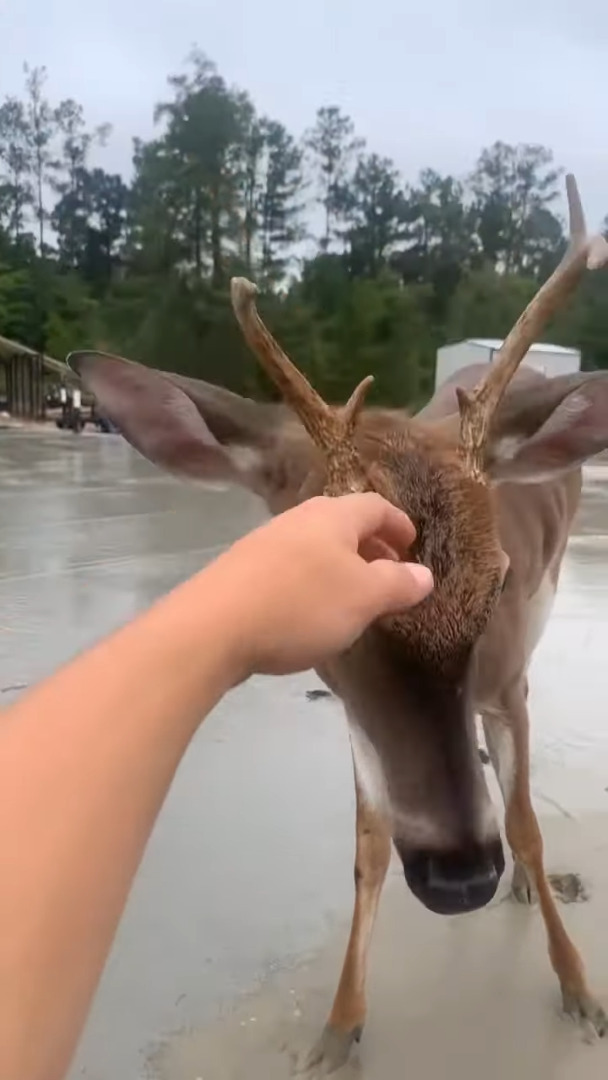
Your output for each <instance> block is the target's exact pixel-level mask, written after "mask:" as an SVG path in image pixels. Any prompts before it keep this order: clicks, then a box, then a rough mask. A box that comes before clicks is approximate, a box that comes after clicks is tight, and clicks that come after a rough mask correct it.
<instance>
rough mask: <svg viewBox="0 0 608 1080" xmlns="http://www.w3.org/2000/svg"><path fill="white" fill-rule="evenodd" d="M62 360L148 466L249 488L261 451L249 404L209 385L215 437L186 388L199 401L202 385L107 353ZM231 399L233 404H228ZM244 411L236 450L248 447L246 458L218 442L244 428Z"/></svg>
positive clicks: (199, 404) (252, 405)
mask: <svg viewBox="0 0 608 1080" xmlns="http://www.w3.org/2000/svg"><path fill="white" fill-rule="evenodd" d="M67 362H68V365H69V367H70V368H71V369H72V371H74V372H75V373H76V374H77V375H79V376H80V379H81V381H82V383H83V385H84V387H85V388H86V389H87V390H89V391H90V392H91V393H92V394H93V395H94V397H95V399H96V401H97V402H98V404H99V408H100V410H101V411H102V412H103V413H104V414H105V415H106V416H107V417H108V418H109V419H110V420H111V421H112V422H113V423H114V424H115V425H116V427H117V428H118V430H119V432H120V433H121V435H123V436H124V438H125V439H126V440H127V441H128V442H129V443H131V445H132V446H134V447H135V449H136V450H138V451H139V453H140V454H142V455H143V456H144V457H145V458H147V459H148V461H151V462H152V463H153V464H154V465H157V466H159V467H160V468H162V469H165V470H167V471H169V472H171V473H175V474H177V475H180V476H188V477H194V478H198V479H224V480H229V481H236V482H240V483H243V484H245V485H246V486H251V487H255V470H256V466H257V465H259V464H260V459H261V450H260V452H259V453H258V454H257V455H256V452H255V448H254V447H253V446H252V445H251V443H252V441H254V440H253V439H252V432H253V428H254V425H253V424H252V422H251V410H255V409H256V405H255V403H254V402H250V401H249V402H248V401H245V400H244V399H242V398H239V397H238V396H237V395H234V394H230V393H228V391H225V392H223V391H222V390H221V389H219V388H215V387H209V391H210V394H211V399H212V400H210V405H209V409H210V414H211V416H212V417H213V418H217V417H218V415H220V416H221V418H223V427H222V424H220V427H222V431H221V433H220V435H219V438H216V436H215V434H214V433H213V431H212V430H211V427H212V424H208V423H207V421H206V418H205V416H204V413H203V412H202V401H201V400H196V395H192V394H191V393H189V390H188V385H189V384H190V383H192V385H193V386H195V387H196V388H198V396H199V398H200V399H202V397H203V396H204V395H203V389H204V387H205V386H206V384H205V383H197V382H196V381H195V380H187V379H186V380H181V381H180V380H179V377H176V378H175V379H174V378H173V377H172V376H169V375H165V374H163V373H162V372H160V371H155V370H154V369H153V368H147V367H145V366H144V365H142V364H136V363H134V362H133V361H130V360H124V359H122V357H118V356H111V355H109V354H107V353H99V352H77V353H71V354H70V355H69V356H68V359H67ZM182 384H183V385H182ZM222 394H224V396H225V400H223V399H222ZM193 396H194V398H195V400H193ZM233 403H234V405H236V406H237V407H236V408H234V407H233V408H231V406H232V405H233ZM239 404H240V406H242V408H240V409H239V408H238V406H239ZM222 406H223V407H222ZM260 408H262V407H260ZM232 413H234V414H235V415H234V416H232ZM244 413H245V414H246V415H247V416H248V417H249V430H248V431H246V430H243V431H242V442H241V449H242V448H243V447H247V448H248V449H249V450H250V453H249V454H248V455H247V456H245V455H243V454H242V453H241V454H238V453H234V452H233V450H232V448H231V447H230V446H228V445H224V442H223V441H222V442H220V441H219V440H220V439H222V436H223V434H224V433H225V431H226V430H229V431H230V432H231V434H232V440H233V442H234V443H235V444H236V443H238V435H239V431H240V430H241V429H242V428H244V427H247V424H245V423H244V417H243V414H244ZM236 414H238V415H236ZM231 417H232V419H231Z"/></svg>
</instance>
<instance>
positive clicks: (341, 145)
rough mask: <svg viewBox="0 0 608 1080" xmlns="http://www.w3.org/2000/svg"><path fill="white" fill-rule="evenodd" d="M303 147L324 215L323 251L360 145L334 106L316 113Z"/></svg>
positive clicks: (339, 211)
mask: <svg viewBox="0 0 608 1080" xmlns="http://www.w3.org/2000/svg"><path fill="white" fill-rule="evenodd" d="M304 145H305V147H306V150H307V151H308V154H309V157H310V158H311V159H312V165H313V169H314V171H315V173H316V176H317V184H318V190H319V197H318V202H319V204H320V205H321V206H322V207H323V212H324V229H323V234H322V237H321V241H320V246H321V250H322V251H325V252H326V251H327V250H328V249H329V245H330V243H331V240H332V239H333V237H334V235H335V230H336V226H337V224H338V223H339V222H340V221H341V219H342V217H343V215H344V211H345V197H346V191H347V187H348V181H349V179H350V175H351V167H352V164H353V160H354V157H355V155H356V154H357V153H358V152H359V151H361V150H362V149H363V146H364V142H363V140H362V139H359V138H357V137H356V136H355V127H354V124H353V122H352V120H351V119H350V117H349V116H345V115H344V114H343V113H342V112H341V111H340V109H339V108H338V107H337V105H329V106H324V107H323V108H321V109H319V110H318V111H317V116H316V121H315V124H314V127H313V128H311V129H310V131H308V132H307V133H306V135H305V137H304Z"/></svg>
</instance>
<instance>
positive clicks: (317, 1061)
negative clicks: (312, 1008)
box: [296, 1024, 363, 1080]
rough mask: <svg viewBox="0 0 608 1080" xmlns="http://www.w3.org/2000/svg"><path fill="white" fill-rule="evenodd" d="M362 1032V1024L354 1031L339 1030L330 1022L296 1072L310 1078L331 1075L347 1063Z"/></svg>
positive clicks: (314, 1078) (315, 1079) (313, 1079)
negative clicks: (331, 1025)
mask: <svg viewBox="0 0 608 1080" xmlns="http://www.w3.org/2000/svg"><path fill="white" fill-rule="evenodd" d="M362 1033H363V1026H362V1025H361V1026H359V1027H356V1028H354V1029H353V1030H352V1031H339V1030H338V1029H337V1028H334V1027H330V1025H329V1024H328V1025H327V1026H326V1027H325V1029H324V1031H323V1034H322V1035H321V1038H320V1039H319V1041H318V1042H317V1043H315V1045H314V1046H313V1048H312V1050H310V1051H309V1053H308V1054H306V1055H305V1056H304V1060H303V1061H302V1063H301V1064H299V1065H298V1067H297V1069H296V1073H297V1074H298V1075H299V1076H302V1075H303V1076H308V1077H310V1080H317V1077H323V1076H330V1075H331V1073H334V1072H336V1071H337V1070H338V1069H341V1068H342V1066H343V1065H346V1062H347V1061H348V1059H349V1056H350V1052H351V1049H352V1046H353V1043H355V1042H360V1041H361V1035H362Z"/></svg>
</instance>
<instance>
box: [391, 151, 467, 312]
mask: <svg viewBox="0 0 608 1080" xmlns="http://www.w3.org/2000/svg"><path fill="white" fill-rule="evenodd" d="M406 201H407V207H406V213H405V217H406V222H407V226H406V237H407V243H406V246H405V247H402V248H401V250H400V251H398V252H397V253H396V254H395V255H393V257H392V259H391V265H392V266H394V267H395V269H397V270H398V272H399V273H400V274H401V276H402V278H403V280H404V281H405V282H419V283H423V282H428V283H429V284H430V285H432V294H431V297H430V305H431V316H432V318H433V320H434V321H436V322H437V323H438V324H440V325H442V324H443V323H444V321H445V317H446V312H447V308H448V305H449V303H450V299H451V297H452V294H453V292H454V289H455V288H456V287H457V286H458V284H459V282H460V280H461V279H462V277H463V275H466V274H467V273H468V272H469V270H470V268H471V265H472V263H473V261H474V256H475V252H476V239H475V236H474V221H473V219H472V215H471V211H470V208H469V207H468V206H467V204H466V200H465V192H464V188H463V185H462V184H461V183H460V182H459V181H458V180H456V179H455V178H454V177H453V176H441V175H440V174H439V173H437V172H435V170H434V169H423V170H422V172H421V173H420V176H419V179H418V183H417V185H416V186H415V187H412V188H410V189H409V191H408V192H407V196H406Z"/></svg>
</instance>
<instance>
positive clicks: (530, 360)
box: [435, 338, 581, 389]
mask: <svg viewBox="0 0 608 1080" xmlns="http://www.w3.org/2000/svg"><path fill="white" fill-rule="evenodd" d="M501 345H502V341H501V340H500V339H499V338H467V340H466V341H459V342H457V343H456V344H455V345H443V346H442V347H441V348H440V349H437V363H436V367H435V389H436V388H437V387H438V386H440V385H441V383H443V382H445V380H446V379H448V378H449V377H450V375H453V374H454V373H455V372H456V371H459V370H460V368H463V367H467V366H468V365H469V364H484V363H485V364H491V363H492V360H493V359H494V356H495V355H496V353H497V352H498V350H499V349H500V347H501ZM522 363H524V364H527V365H528V367H532V368H535V369H536V370H537V371H542V372H543V374H545V375H568V374H570V372H573V371H580V369H581V354H580V351H579V349H569V348H565V347H564V346H563V345H545V344H544V343H543V342H539V343H538V344H534V345H532V346H531V347H530V349H529V351H528V352H527V353H526V356H525V357H524V359H523V361H522Z"/></svg>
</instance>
